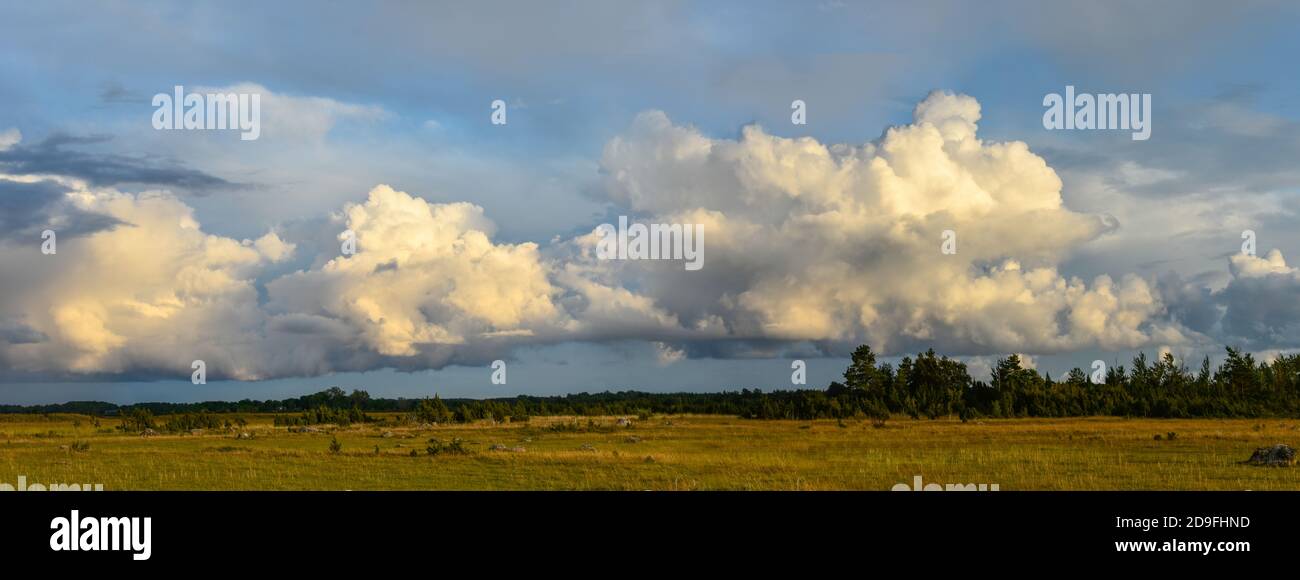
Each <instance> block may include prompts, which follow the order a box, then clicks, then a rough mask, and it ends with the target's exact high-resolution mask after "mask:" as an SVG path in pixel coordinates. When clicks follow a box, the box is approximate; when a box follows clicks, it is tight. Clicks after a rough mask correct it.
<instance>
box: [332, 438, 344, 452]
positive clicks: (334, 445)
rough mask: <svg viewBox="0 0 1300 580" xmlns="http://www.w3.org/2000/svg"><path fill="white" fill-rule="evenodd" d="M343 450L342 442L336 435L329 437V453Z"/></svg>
mask: <svg viewBox="0 0 1300 580" xmlns="http://www.w3.org/2000/svg"><path fill="white" fill-rule="evenodd" d="M342 452H343V444H342V443H339V438H338V437H330V453H333V454H335V455H338V454H339V453H342Z"/></svg>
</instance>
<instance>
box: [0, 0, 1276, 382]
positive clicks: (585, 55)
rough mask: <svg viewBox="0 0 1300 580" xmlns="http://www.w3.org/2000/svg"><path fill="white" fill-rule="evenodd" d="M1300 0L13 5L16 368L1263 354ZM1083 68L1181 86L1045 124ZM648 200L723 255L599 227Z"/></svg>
mask: <svg viewBox="0 0 1300 580" xmlns="http://www.w3.org/2000/svg"><path fill="white" fill-rule="evenodd" d="M1298 25H1300V8H1297V7H1296V6H1294V5H1293V4H1288V3H1284V2H1250V1H1246V2H1235V3H1223V2H1195V1H1151V2H1142V3H1125V2H1112V1H1099V2H1088V3H1076V4H1066V3H1043V2H997V1H993V2H926V1H921V2H906V3H903V2H848V1H843V2H840V1H823V2H698V3H697V2H671V1H665V2H617V1H615V2H610V1H602V2H548V3H539V2H491V1H488V2H474V3H465V2H447V3H443V2H422V3H408V2H377V3H361V2H341V3H332V4H330V5H329V6H328V8H322V6H321V5H320V4H318V3H308V2H277V3H271V4H270V5H268V4H267V3H257V2H202V1H200V2H187V3H162V2H157V3H155V2H137V1H125V2H113V3H102V4H94V5H88V4H84V3H71V2H59V1H53V2H42V3H36V4H25V5H11V6H5V7H3V8H0V403H19V404H32V403H45V402H61V401H67V400H87V399H94V400H107V401H113V402H120V403H130V402H138V401H158V400H169V401H196V400H215V399H239V398H255V399H265V398H282V397H288V396H296V395H299V394H303V393H307V392H313V391H316V390H320V389H323V388H326V387H329V386H340V387H343V388H346V389H353V388H360V389H366V390H368V391H369V392H370V393H371V394H372V395H376V396H408V397H413V396H427V395H431V394H432V393H435V392H436V393H439V394H441V395H442V396H444V397H447V396H450V397H494V396H513V395H517V394H560V393H569V392H582V391H588V392H592V391H603V390H623V389H637V390H646V391H680V390H693V391H716V390H720V389H739V388H762V389H764V390H771V389H779V388H801V387H806V388H822V387H824V386H825V385H826V384H827V383H829V382H830V381H832V380H836V379H838V378H840V376H841V373H842V372H843V370H844V367H845V366H846V365H847V356H848V354H849V353H850V352H852V350H853V348H854V347H855V346H857V345H858V344H864V343H865V344H870V345H871V346H872V347H873V349H875V350H876V351H877V352H879V353H881V354H882V355H883V356H884V357H885V359H886V360H897V359H898V358H900V357H902V356H904V355H907V354H914V353H916V352H918V351H923V350H925V349H928V348H934V349H935V350H936V351H937V352H939V353H941V354H948V355H951V356H955V357H959V358H961V359H962V360H963V361H966V362H967V364H968V366H969V368H970V369H971V373H972V375H973V376H975V378H977V379H982V378H985V377H986V376H987V372H988V368H989V367H990V366H991V365H993V364H995V362H996V360H997V359H998V358H999V357H1002V356H1006V355H1007V354H1010V353H1018V354H1020V355H1021V356H1022V358H1023V359H1024V360H1025V361H1026V362H1027V363H1028V364H1031V365H1033V366H1035V367H1036V368H1038V369H1039V370H1040V371H1043V372H1049V373H1051V374H1052V375H1053V376H1059V375H1062V374H1064V373H1065V372H1066V371H1068V370H1069V369H1071V368H1074V367H1079V368H1083V369H1090V368H1091V365H1092V364H1093V361H1095V360H1101V361H1104V362H1105V364H1107V365H1112V364H1128V361H1129V360H1130V359H1131V358H1132V357H1133V356H1134V355H1135V354H1136V353H1138V352H1146V353H1147V354H1148V356H1155V355H1156V354H1157V353H1164V352H1169V353H1172V354H1173V355H1174V356H1175V357H1177V358H1178V359H1180V360H1184V361H1187V364H1188V366H1191V367H1193V368H1195V367H1197V366H1199V364H1200V360H1201V358H1202V357H1205V356H1209V357H1211V359H1212V360H1218V359H1219V358H1221V357H1222V354H1223V348H1224V346H1225V345H1227V346H1235V347H1240V348H1242V349H1244V350H1246V351H1248V352H1252V353H1255V354H1256V356H1258V357H1260V358H1261V359H1263V360H1268V359H1269V358H1270V357H1272V356H1276V355H1277V354H1279V353H1286V352H1294V351H1296V350H1297V349H1300V300H1297V297H1300V269H1298V268H1297V267H1296V266H1294V265H1292V264H1294V263H1296V260H1297V259H1300V258H1297V256H1300V232H1298V231H1297V228H1296V227H1295V224H1296V207H1297V203H1296V202H1297V198H1298V197H1300V164H1297V163H1296V160H1297V159H1300V131H1297V129H1300V105H1298V104H1297V103H1300V73H1297V71H1296V68H1295V65H1294V61H1295V58H1296V55H1297V54H1300V35H1296V34H1295V30H1297V28H1298ZM176 86H182V87H184V90H185V91H186V92H192V93H197V94H242V95H256V96H257V97H258V99H259V103H260V116H259V125H260V130H259V131H260V134H259V136H258V138H257V139H253V140H243V139H241V137H240V132H238V131H232V130H220V129H212V130H166V129H162V130H160V129H158V128H156V127H155V123H154V122H153V121H154V117H155V113H156V111H157V109H158V107H157V106H155V104H154V97H155V95H158V94H167V95H170V94H172V92H173V88H174V87H176ZM1066 86H1072V87H1075V90H1076V91H1077V92H1078V93H1087V94H1125V95H1128V94H1136V95H1150V102H1151V106H1150V109H1149V110H1148V111H1147V113H1148V117H1147V118H1148V119H1149V121H1150V129H1151V131H1150V135H1149V138H1148V139H1145V140H1135V139H1133V138H1132V136H1131V133H1132V132H1131V131H1128V130H1118V129H1117V130H1082V129H1080V130H1055V129H1049V128H1048V127H1046V126H1045V125H1044V121H1043V119H1044V113H1045V111H1046V108H1045V106H1044V102H1045V98H1046V97H1047V96H1048V95H1051V94H1064V93H1065V91H1066ZM496 101H500V102H501V104H503V105H504V108H503V109H501V110H503V111H504V113H505V118H504V119H503V120H504V121H505V122H504V123H501V124H498V123H495V122H494V117H493V114H494V112H495V111H496V110H497V109H496V108H495V107H494V102H496ZM795 101H801V102H802V103H803V109H802V113H803V114H804V117H803V120H804V121H805V122H804V123H802V124H797V123H795V122H794V110H793V109H792V103H794V102H795ZM497 120H502V119H497ZM620 216H627V217H628V218H629V220H630V222H632V223H642V224H681V225H686V226H698V227H699V228H700V229H701V231H702V232H703V238H702V239H703V243H702V256H703V262H702V263H703V267H702V268H700V269H699V270H694V271H692V270H688V269H687V268H685V267H683V266H684V264H683V262H682V261H680V260H619V259H614V260H610V259H605V258H604V257H603V256H602V252H601V242H602V239H603V231H604V230H601V229H600V226H601V225H602V224H617V223H618V218H619V217H620ZM47 230H48V231H50V232H53V233H54V234H55V239H56V241H57V245H56V246H55V248H56V249H55V251H54V252H53V253H46V252H45V251H43V248H44V247H45V246H43V244H44V243H45V241H46V238H45V237H44V234H45V232H46V231H47ZM1247 230H1249V231H1250V232H1253V233H1254V236H1253V238H1252V240H1253V243H1254V245H1255V248H1254V252H1253V253H1251V252H1248V251H1246V250H1245V249H1244V248H1243V237H1242V236H1243V232H1245V231H1247ZM345 232H351V235H352V236H353V238H352V239H354V240H355V243H356V245H355V252H352V253H347V252H345V251H344V249H345V246H346V234H345ZM949 232H950V233H951V234H952V236H953V238H952V239H953V240H954V245H953V247H952V248H951V249H953V250H955V251H954V252H947V253H945V251H944V246H943V243H944V242H945V240H947V239H948V238H947V237H946V236H947V235H948V233H949ZM200 360H201V361H203V363H204V370H205V375H206V376H205V379H206V381H205V384H194V381H193V376H192V375H193V368H194V366H193V363H194V361H200ZM497 360H500V361H503V362H504V363H505V365H506V369H507V370H506V376H505V381H504V383H501V382H500V381H497V382H494V381H493V380H492V376H493V368H492V367H491V365H492V363H493V361H497ZM795 361H804V364H805V365H806V375H807V376H806V384H795V383H793V382H792V373H793V372H794V371H793V370H792V363H794V362H795Z"/></svg>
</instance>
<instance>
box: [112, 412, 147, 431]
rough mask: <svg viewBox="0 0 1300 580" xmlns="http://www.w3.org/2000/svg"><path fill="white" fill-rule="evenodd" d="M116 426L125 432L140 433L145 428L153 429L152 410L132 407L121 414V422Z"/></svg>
mask: <svg viewBox="0 0 1300 580" xmlns="http://www.w3.org/2000/svg"><path fill="white" fill-rule="evenodd" d="M117 428H118V429H121V430H122V431H125V432H127V433H141V432H143V431H144V430H145V429H153V428H154V422H153V411H150V410H149V409H144V408H140V407H135V408H132V409H131V410H130V411H128V412H127V413H126V414H124V415H122V424H121V425H118V426H117Z"/></svg>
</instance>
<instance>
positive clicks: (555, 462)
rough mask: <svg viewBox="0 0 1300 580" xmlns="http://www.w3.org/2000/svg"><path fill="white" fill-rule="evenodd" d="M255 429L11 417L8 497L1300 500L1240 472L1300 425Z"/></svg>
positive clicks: (1079, 422) (3, 438)
mask: <svg viewBox="0 0 1300 580" xmlns="http://www.w3.org/2000/svg"><path fill="white" fill-rule="evenodd" d="M245 419H247V420H248V421H249V424H248V426H247V427H246V428H244V429H243V431H246V432H247V433H249V434H250V435H251V436H252V438H251V439H247V438H245V439H240V438H237V434H238V433H237V432H225V431H207V432H204V433H202V434H197V435H196V434H188V433H187V434H183V435H182V434H160V435H157V436H152V437H142V436H140V435H135V434H126V433H122V432H120V431H116V430H115V429H113V427H114V426H115V425H116V424H117V422H116V421H113V420H110V419H101V420H100V421H101V423H100V425H99V427H96V426H95V425H94V423H93V419H91V418H89V417H82V416H75V415H51V416H40V415H8V416H0V483H8V484H11V485H16V484H17V478H18V476H19V475H25V476H27V480H28V481H29V482H43V483H49V482H64V483H85V482H90V483H102V484H104V487H105V489H107V490H345V489H346V490H431V489H442V490H647V489H649V490H888V489H889V488H890V487H891V486H893V485H894V484H896V483H900V482H909V483H910V482H911V481H912V477H913V476H914V475H922V476H923V477H924V480H925V481H926V482H935V483H957V482H961V483H997V484H999V485H1000V486H1001V489H1002V490H1004V491H1007V490H1127V489H1155V490H1242V489H1250V490H1298V489H1300V468H1265V467H1252V466H1247V465H1242V464H1240V463H1239V462H1240V461H1241V460H1243V459H1245V458H1247V457H1249V456H1250V453H1251V451H1252V450H1253V449H1254V448H1255V447H1260V446H1264V445H1269V444H1273V443H1288V444H1291V445H1293V446H1294V445H1296V444H1297V443H1300V422H1297V421H1296V420H1277V419H1273V420H1207V419H1196V420H1150V419H1122V418H1085V419H1015V420H983V421H972V422H969V423H962V422H960V421H957V420H935V421H929V420H920V421H912V420H907V419H901V420H898V419H896V420H893V421H890V422H889V423H888V425H887V426H885V427H884V428H875V427H873V426H872V425H871V424H870V423H869V422H865V421H862V422H858V421H846V422H844V423H839V422H837V421H834V420H830V421H754V420H742V419H737V418H733V417H722V416H671V417H668V416H655V417H652V418H649V419H647V420H642V421H635V422H634V423H633V425H632V426H630V427H627V426H617V425H616V423H615V418H613V417H604V418H597V419H595V420H594V421H592V422H590V423H589V421H588V419H587V418H585V417H584V418H556V417H538V418H533V419H532V421H530V422H527V423H513V424H511V423H507V424H487V423H484V424H477V425H449V426H435V427H432V428H424V429H421V428H418V427H413V426H411V427H395V426H392V425H387V426H374V425H354V426H352V427H349V428H346V429H337V430H322V432H318V433H290V432H289V431H288V430H287V429H286V428H284V427H274V426H273V425H272V417H270V416H256V415H254V416H245ZM557 424H559V425H567V426H568V427H570V428H576V430H572V429H561V428H559V427H556V428H552V427H551V426H552V425H557ZM1170 432H1173V433H1176V437H1174V438H1173V439H1172V440H1170V439H1169V437H1168V435H1167V434H1168V433H1170ZM1157 434H1159V435H1161V440H1156V439H1155V435H1157ZM334 438H337V440H338V441H339V442H340V443H341V444H342V449H341V451H339V452H337V453H335V452H331V450H330V443H331V441H332V440H333V439H334ZM430 438H437V439H439V440H441V441H443V442H450V441H452V440H454V439H457V438H459V439H461V440H462V441H463V442H464V447H465V448H466V449H468V450H469V453H467V454H463V455H462V454H447V453H443V454H439V455H428V454H427V453H426V451H425V449H426V447H427V446H428V444H427V443H426V442H427V440H428V439H430ZM85 444H88V445H89V448H88V449H83V447H84V445H85ZM493 445H501V446H504V447H506V448H507V450H492V449H491V447H492V446H493ZM413 451H414V452H415V453H414V456H412V452H413Z"/></svg>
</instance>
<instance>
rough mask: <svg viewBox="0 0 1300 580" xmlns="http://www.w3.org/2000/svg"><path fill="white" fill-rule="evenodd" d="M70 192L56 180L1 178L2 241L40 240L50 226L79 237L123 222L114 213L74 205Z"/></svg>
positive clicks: (65, 233)
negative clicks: (88, 210) (28, 180)
mask: <svg viewBox="0 0 1300 580" xmlns="http://www.w3.org/2000/svg"><path fill="white" fill-rule="evenodd" d="M66 192H67V188H65V187H64V186H62V185H59V184H58V183H56V182H53V181H36V182H33V183H23V182H18V181H10V180H7V179H0V240H15V239H26V240H29V241H32V240H38V239H39V236H40V232H41V231H43V230H45V229H47V228H48V229H54V230H56V231H57V232H58V234H59V235H60V236H64V237H78V236H85V235H89V234H93V233H95V232H99V231H103V230H108V229H112V228H114V227H117V226H119V225H123V222H121V221H120V220H118V219H117V218H114V217H112V216H107V215H103V214H97V213H92V212H87V211H84V210H81V209H78V208H76V207H72V206H71V205H70V204H68V203H67V202H66V200H65V198H64V193H66Z"/></svg>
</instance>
